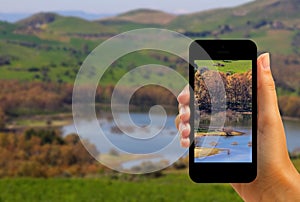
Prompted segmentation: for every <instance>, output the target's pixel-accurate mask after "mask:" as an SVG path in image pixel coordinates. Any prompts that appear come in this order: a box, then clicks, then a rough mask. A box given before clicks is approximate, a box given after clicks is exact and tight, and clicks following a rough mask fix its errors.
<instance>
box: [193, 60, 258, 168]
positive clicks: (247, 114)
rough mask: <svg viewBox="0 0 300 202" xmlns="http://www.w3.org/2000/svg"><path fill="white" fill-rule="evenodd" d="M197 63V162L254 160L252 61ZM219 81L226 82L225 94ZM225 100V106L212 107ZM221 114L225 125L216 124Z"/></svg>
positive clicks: (195, 154) (195, 103) (249, 161)
mask: <svg viewBox="0 0 300 202" xmlns="http://www.w3.org/2000/svg"><path fill="white" fill-rule="evenodd" d="M193 62H194V65H193V66H194V109H195V110H194V162H195V163H204V162H211V163H223V162H224V163H225V162H226V163H228V162H234V163H251V162H252V121H253V120H252V106H253V100H254V99H253V97H252V96H253V95H252V92H253V91H252V83H253V82H252V66H253V64H252V60H236V59H235V60H232V59H230V58H226V59H222V60H194V61H193ZM218 80H221V85H223V87H222V89H223V91H225V92H223V93H222V92H220V93H218V91H220V89H221V88H220V82H219V81H218ZM218 82H219V84H218V85H217V84H216V85H215V83H218ZM212 91H214V92H217V94H218V98H217V99H214V98H213V97H212V95H211V94H210V92H212ZM221 101H222V102H223V104H224V107H223V108H220V109H215V110H211V108H212V105H213V104H215V105H218V103H217V102H221ZM255 116H256V115H255ZM220 117H223V124H217V125H213V124H212V123H213V122H215V123H216V122H217V123H219V122H218V119H219V118H220ZM212 119H213V120H212ZM220 125H221V126H220Z"/></svg>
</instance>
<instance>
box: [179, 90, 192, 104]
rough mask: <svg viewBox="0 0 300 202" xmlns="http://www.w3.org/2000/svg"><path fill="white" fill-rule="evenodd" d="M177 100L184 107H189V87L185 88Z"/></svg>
mask: <svg viewBox="0 0 300 202" xmlns="http://www.w3.org/2000/svg"><path fill="white" fill-rule="evenodd" d="M177 100H178V102H179V104H183V105H188V104H189V103H190V90H189V85H187V86H185V87H184V89H183V90H182V91H181V93H180V94H179V95H178V97H177Z"/></svg>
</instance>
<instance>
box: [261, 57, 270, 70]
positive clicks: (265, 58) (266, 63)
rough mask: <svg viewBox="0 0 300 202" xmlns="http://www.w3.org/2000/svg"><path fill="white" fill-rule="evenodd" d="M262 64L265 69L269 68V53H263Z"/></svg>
mask: <svg viewBox="0 0 300 202" xmlns="http://www.w3.org/2000/svg"><path fill="white" fill-rule="evenodd" d="M262 65H263V68H264V69H265V70H268V69H270V54H269V53H265V54H264V57H263V61H262Z"/></svg>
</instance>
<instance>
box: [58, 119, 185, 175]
mask: <svg viewBox="0 0 300 202" xmlns="http://www.w3.org/2000/svg"><path fill="white" fill-rule="evenodd" d="M118 116H120V117H122V114H118ZM130 116H131V119H132V121H133V122H134V123H135V124H136V125H138V126H139V128H137V127H131V126H130V124H129V123H128V121H126V120H123V121H122V122H121V123H122V125H119V126H117V125H116V124H115V123H114V122H113V120H112V119H106V118H102V119H99V120H82V121H80V123H79V124H77V125H76V127H77V129H78V131H81V132H82V133H81V134H79V135H80V137H81V139H87V140H88V141H89V142H90V143H92V144H94V145H95V146H96V148H97V150H98V151H99V152H100V156H98V157H97V159H98V160H100V161H101V163H104V164H105V165H107V166H108V167H111V168H115V167H122V168H123V169H126V170H128V169H129V167H131V166H132V167H135V168H136V166H137V165H138V164H142V165H144V166H145V167H151V166H153V165H154V164H155V165H154V166H156V167H157V166H159V168H165V167H166V166H168V165H170V164H172V163H173V162H175V161H177V160H178V158H180V157H181V156H182V155H184V154H185V153H186V152H187V149H186V148H181V147H180V138H179V137H178V131H177V129H176V127H175V125H174V119H175V116H170V115H169V116H167V119H166V122H161V121H160V120H162V118H161V117H155V116H156V115H155V116H153V120H151V121H152V126H153V127H151V128H150V127H147V125H149V122H150V120H149V116H148V114H139V113H132V114H130ZM99 125H100V127H101V128H99ZM162 126H163V130H162V131H161V132H159V133H157V134H156V131H158V129H160V128H161V127H162ZM99 130H102V131H99ZM62 131H63V134H64V135H66V134H70V133H76V129H75V127H74V125H69V126H65V127H63V128H62ZM125 133H127V134H129V135H131V136H129V135H126V134H125ZM143 134H144V135H146V137H147V135H148V136H149V134H154V135H153V137H151V138H147V139H140V138H136V137H142V136H143ZM155 134H156V135H155ZM113 150H115V151H114V153H116V154H118V155H110V153H111V151H113ZM116 156H117V157H116ZM152 164H153V165H152Z"/></svg>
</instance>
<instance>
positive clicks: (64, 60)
mask: <svg viewBox="0 0 300 202" xmlns="http://www.w3.org/2000/svg"><path fill="white" fill-rule="evenodd" d="M148 27H157V28H167V29H171V30H175V31H179V32H181V33H183V34H185V35H187V36H189V37H192V38H251V39H252V40H254V41H255V42H256V43H257V44H258V47H259V51H260V52H263V51H270V52H271V53H272V59H273V63H274V65H273V68H274V75H275V77H276V80H277V82H278V83H279V84H280V87H282V88H283V89H284V90H283V91H282V92H285V91H286V90H287V92H291V91H292V92H293V93H296V94H297V92H300V90H299V86H300V81H299V75H298V74H295V73H293V71H295V70H298V72H299V64H300V60H299V59H298V55H299V52H300V0H261V1H254V2H251V3H248V4H245V5H242V6H238V7H235V8H226V9H215V10H209V11H204V12H199V13H193V14H188V15H179V16H175V15H172V14H168V13H164V12H161V11H157V10H149V9H139V10H134V11H130V12H127V13H124V14H121V15H118V16H115V17H112V18H107V19H103V20H97V21H87V20H83V19H80V18H75V17H63V16H60V15H58V14H55V13H38V14H35V15H33V16H31V17H29V18H26V19H23V20H21V21H19V22H17V23H15V24H10V23H6V22H0V79H18V80H27V81H32V80H41V81H54V82H68V83H72V82H73V81H74V78H75V76H76V73H77V71H78V69H79V67H80V65H81V63H82V62H83V60H84V59H85V58H86V56H87V55H88V53H89V52H90V51H91V50H93V49H94V48H95V47H96V46H97V45H98V44H100V43H101V42H103V41H104V40H106V39H108V38H110V37H113V36H115V35H116V34H119V33H121V32H124V31H128V30H132V29H138V28H148ZM132 58H134V60H133V62H132ZM147 58H148V59H147ZM166 58H167V59H166ZM169 58H170V56H168V55H166V57H164V55H161V54H160V55H159V54H154V53H151V54H150V53H148V54H146V53H133V54H131V55H130V56H128V58H127V59H126V57H125V58H123V59H122V60H121V62H118V63H116V64H118V66H116V67H115V68H113V69H112V70H111V71H112V72H114V73H113V74H115V75H113V74H111V76H109V75H110V74H108V76H107V78H106V79H105V81H106V82H105V83H107V84H109V83H111V84H114V83H115V82H116V79H115V77H116V75H118V76H119V77H120V76H121V75H122V74H123V73H124V69H130V68H134V66H135V65H142V64H146V62H145V61H152V62H156V63H160V64H166V65H172V67H173V68H175V69H177V70H179V69H180V68H181V70H180V71H181V72H184V70H182V68H185V67H184V64H182V63H180V62H178V61H176V58H175V59H174V57H173V58H171V59H169ZM116 64H114V65H116ZM279 64H280V65H279ZM282 66H284V67H285V69H286V70H287V71H286V74H288V75H287V76H285V77H284V78H287V77H288V78H289V80H292V81H293V82H289V81H286V79H282V78H283V77H282V76H280V73H281V72H282V71H280V70H279V69H280V68H282ZM122 72H123V73H122Z"/></svg>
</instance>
